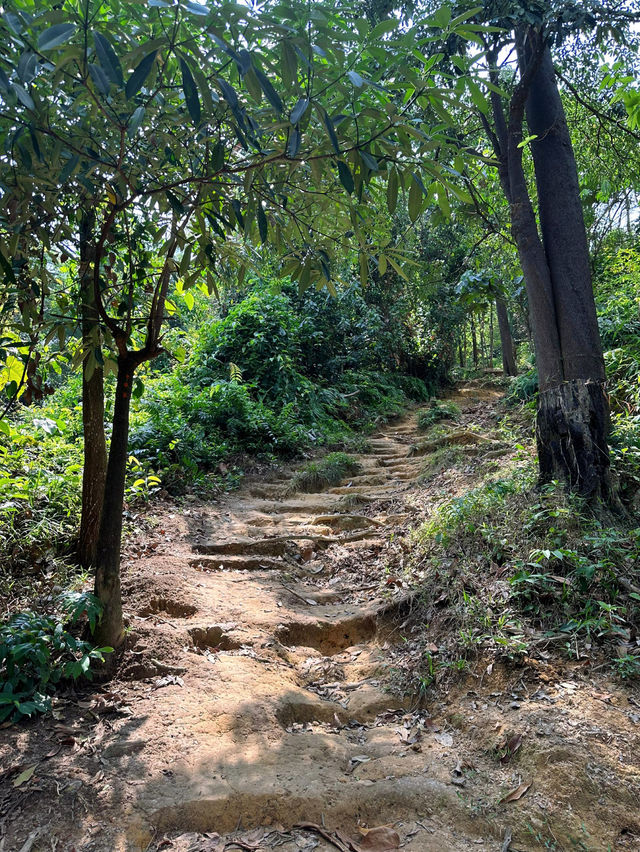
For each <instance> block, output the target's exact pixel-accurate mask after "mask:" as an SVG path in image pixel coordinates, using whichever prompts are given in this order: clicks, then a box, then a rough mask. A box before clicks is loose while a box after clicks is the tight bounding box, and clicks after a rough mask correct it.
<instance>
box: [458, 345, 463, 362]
mask: <svg viewBox="0 0 640 852" xmlns="http://www.w3.org/2000/svg"><path fill="white" fill-rule="evenodd" d="M458 361H459V362H460V366H461V367H464V354H463V352H462V343H458Z"/></svg>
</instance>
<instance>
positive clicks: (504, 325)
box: [496, 299, 518, 376]
mask: <svg viewBox="0 0 640 852" xmlns="http://www.w3.org/2000/svg"><path fill="white" fill-rule="evenodd" d="M496 314H497V315H498V330H499V332H500V347H501V349H502V370H503V372H504V374H505V376H517V375H518V368H517V366H516V350H515V346H514V345H513V337H512V335H511V327H510V326H509V315H508V313H507V306H506V304H505V302H504V299H496Z"/></svg>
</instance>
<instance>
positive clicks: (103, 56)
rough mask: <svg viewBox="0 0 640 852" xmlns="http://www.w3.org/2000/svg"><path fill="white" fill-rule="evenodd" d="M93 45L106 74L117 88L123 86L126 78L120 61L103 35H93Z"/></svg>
mask: <svg viewBox="0 0 640 852" xmlns="http://www.w3.org/2000/svg"><path fill="white" fill-rule="evenodd" d="M93 43H94V45H95V48H96V56H97V58H98V62H99V63H100V66H101V68H102V70H103V71H104V73H105V74H106V75H107V77H108V78H109V79H110V80H111V82H112V83H115V85H116V86H122V85H123V83H124V77H123V75H122V66H121V65H120V60H119V59H118V56H117V54H116V52H115V50H114V49H113V47H112V46H111V42H109V41H108V39H106V38H105V37H104V36H103V35H102V34H101V33H94V34H93Z"/></svg>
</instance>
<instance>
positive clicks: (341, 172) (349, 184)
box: [338, 160, 355, 195]
mask: <svg viewBox="0 0 640 852" xmlns="http://www.w3.org/2000/svg"><path fill="white" fill-rule="evenodd" d="M338 177H339V178H340V183H341V184H342V185H343V186H344V188H345V189H346V190H347V192H348V193H349V195H351V193H352V192H353V190H354V189H355V184H354V181H353V175H352V174H351V169H350V168H349V166H348V165H347V164H346V163H343V162H342V160H338Z"/></svg>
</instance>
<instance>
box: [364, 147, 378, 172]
mask: <svg viewBox="0 0 640 852" xmlns="http://www.w3.org/2000/svg"><path fill="white" fill-rule="evenodd" d="M359 154H360V158H361V160H362V162H363V163H364V164H365V166H366V167H367V168H368V169H371V171H372V172H377V171H379V170H380V166H379V165H378V161H377V160H376V158H375V157H372V156H371V154H369V153H367V151H360V152H359Z"/></svg>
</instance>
